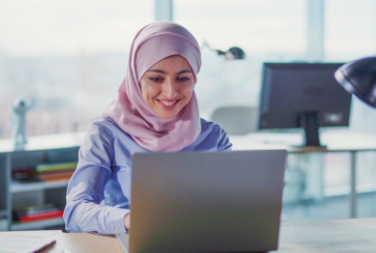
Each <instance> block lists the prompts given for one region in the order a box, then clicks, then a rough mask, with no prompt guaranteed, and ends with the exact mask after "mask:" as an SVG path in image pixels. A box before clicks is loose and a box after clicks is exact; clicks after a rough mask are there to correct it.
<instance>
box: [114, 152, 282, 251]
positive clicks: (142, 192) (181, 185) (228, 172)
mask: <svg viewBox="0 0 376 253" xmlns="http://www.w3.org/2000/svg"><path fill="white" fill-rule="evenodd" d="M286 156H287V152H286V150H252V151H232V152H180V153H143V154H135V155H134V156H133V157H132V188H131V210H132V212H131V231H130V234H129V235H127V234H121V235H117V237H118V238H119V241H120V242H121V243H122V246H123V248H124V249H125V250H127V251H126V252H129V253H144V252H153V253H162V252H164V253H165V252H179V253H182V252H195V253H200V252H267V251H270V250H275V249H277V246H278V235H279V225H280V216H281V206H282V190H283V185H284V170H285V164H286ZM128 236H129V237H128Z"/></svg>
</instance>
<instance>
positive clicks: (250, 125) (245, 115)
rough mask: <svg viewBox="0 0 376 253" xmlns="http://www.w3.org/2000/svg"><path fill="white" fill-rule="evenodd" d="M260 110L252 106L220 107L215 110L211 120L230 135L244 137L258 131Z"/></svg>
mask: <svg viewBox="0 0 376 253" xmlns="http://www.w3.org/2000/svg"><path fill="white" fill-rule="evenodd" d="M257 115H258V109H257V108H256V107H252V106H237V105H231V106H220V107H217V108H216V109H214V111H213V112H212V114H211V116H210V120H211V121H213V122H216V123H218V124H220V125H221V127H223V129H225V130H226V132H227V134H229V135H242V134H247V133H250V132H254V131H256V130H257Z"/></svg>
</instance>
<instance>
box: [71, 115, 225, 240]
mask: <svg viewBox="0 0 376 253" xmlns="http://www.w3.org/2000/svg"><path fill="white" fill-rule="evenodd" d="M231 146H232V144H231V143H230V142H229V139H228V137H227V134H226V132H225V131H224V130H223V129H222V128H221V127H220V126H219V125H218V124H216V123H213V122H208V121H206V120H204V119H201V133H200V135H199V136H198V137H197V139H196V140H195V141H194V142H193V143H192V144H190V145H189V146H187V147H185V148H184V149H183V150H182V151H192V150H207V151H224V150H230V149H231ZM145 152H150V151H148V150H146V149H144V148H142V147H141V146H140V145H138V144H137V143H136V142H135V141H134V140H133V139H132V138H131V137H130V135H128V134H127V133H125V132H124V131H123V130H121V129H120V128H119V127H118V126H117V125H116V123H115V122H114V121H113V120H112V119H111V118H110V117H108V116H100V117H98V118H97V119H96V120H95V121H94V122H93V124H92V125H91V126H90V128H89V130H88V132H87V133H86V136H85V139H84V142H83V143H82V145H81V147H80V150H79V160H78V165H77V169H76V170H75V172H74V174H73V176H72V178H71V180H70V182H69V185H68V190H67V204H66V206H65V210H64V221H65V225H66V230H67V231H69V232H92V233H99V234H115V233H124V232H125V231H126V230H125V227H124V216H125V215H126V214H128V213H129V212H130V209H129V206H130V189H131V156H132V155H133V154H134V153H145Z"/></svg>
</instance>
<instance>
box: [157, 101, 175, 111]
mask: <svg viewBox="0 0 376 253" xmlns="http://www.w3.org/2000/svg"><path fill="white" fill-rule="evenodd" d="M157 101H158V103H159V104H160V106H161V107H162V108H164V109H174V108H175V106H176V105H177V104H178V103H179V101H180V99H177V100H159V99H157Z"/></svg>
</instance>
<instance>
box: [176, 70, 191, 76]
mask: <svg viewBox="0 0 376 253" xmlns="http://www.w3.org/2000/svg"><path fill="white" fill-rule="evenodd" d="M183 73H192V71H190V70H188V69H185V70H182V71H179V72H178V73H177V74H178V75H180V74H183Z"/></svg>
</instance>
